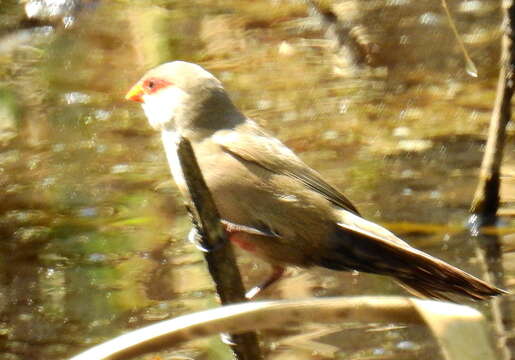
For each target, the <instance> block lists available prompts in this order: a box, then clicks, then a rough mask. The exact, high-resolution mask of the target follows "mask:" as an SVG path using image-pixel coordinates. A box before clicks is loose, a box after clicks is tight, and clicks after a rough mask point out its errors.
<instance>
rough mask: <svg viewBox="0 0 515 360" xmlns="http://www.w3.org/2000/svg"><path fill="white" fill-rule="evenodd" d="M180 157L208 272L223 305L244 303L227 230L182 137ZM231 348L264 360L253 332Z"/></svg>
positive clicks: (236, 338) (242, 356)
mask: <svg viewBox="0 0 515 360" xmlns="http://www.w3.org/2000/svg"><path fill="white" fill-rule="evenodd" d="M177 155H178V157H179V161H180V163H181V168H182V172H183V175H184V179H185V180H186V184H187V185H188V190H189V192H190V196H191V202H192V205H193V209H192V210H193V214H192V215H193V216H194V220H195V221H196V222H197V225H198V226H199V227H200V229H199V230H200V232H201V240H200V241H201V244H202V247H203V248H205V249H212V250H211V251H207V252H204V257H205V259H206V262H207V265H208V269H209V272H210V274H211V277H212V278H213V281H214V282H215V285H216V291H217V293H218V295H219V296H220V300H221V302H222V304H224V305H225V304H233V303H237V302H243V301H245V300H246V299H245V288H244V286H243V282H242V280H241V275H240V271H239V270H238V267H237V265H236V260H235V256H234V252H233V248H232V246H226V245H227V237H226V234H225V230H224V228H223V226H222V223H221V222H220V215H219V214H218V210H217V209H216V206H215V203H214V201H213V197H212V196H211V193H210V192H209V190H208V188H207V185H206V182H205V181H204V177H203V176H202V173H201V172H200V168H199V166H198V163H197V159H196V158H195V154H194V153H193V148H192V147H191V143H190V142H189V140H188V139H186V138H185V137H181V138H180V139H179V142H178V143H177ZM231 340H232V341H233V343H234V345H232V346H231V347H232V349H233V351H234V354H235V355H236V358H237V359H238V360H258V359H261V354H260V350H259V345H258V340H257V335H256V333H254V332H248V333H244V334H238V335H232V336H231Z"/></svg>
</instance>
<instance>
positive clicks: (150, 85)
mask: <svg viewBox="0 0 515 360" xmlns="http://www.w3.org/2000/svg"><path fill="white" fill-rule="evenodd" d="M0 1H1V0H0ZM170 85H172V83H171V82H169V81H167V80H164V79H158V78H152V79H146V80H145V81H144V82H143V89H144V91H145V93H147V94H154V93H155V92H157V91H159V90H160V89H163V88H166V87H168V86H170Z"/></svg>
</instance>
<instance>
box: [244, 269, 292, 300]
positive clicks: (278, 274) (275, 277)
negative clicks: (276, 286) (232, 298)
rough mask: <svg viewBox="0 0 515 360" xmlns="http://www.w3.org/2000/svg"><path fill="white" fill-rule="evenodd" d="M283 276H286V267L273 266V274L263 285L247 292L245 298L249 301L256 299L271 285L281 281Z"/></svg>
mask: <svg viewBox="0 0 515 360" xmlns="http://www.w3.org/2000/svg"><path fill="white" fill-rule="evenodd" d="M283 274H284V267H282V266H279V265H273V268H272V274H270V276H269V277H268V278H267V279H266V280H265V281H263V282H262V283H261V284H259V285H257V286H254V287H253V288H252V289H250V290H249V291H247V293H246V294H245V297H246V298H247V299H249V300H250V299H252V298H254V297H255V296H256V295H257V294H259V293H260V292H261V291H263V290H265V289H267V288H268V287H269V286H270V285H272V284H273V283H275V282H276V281H277V280H279V279H280V278H281V277H282V276H283Z"/></svg>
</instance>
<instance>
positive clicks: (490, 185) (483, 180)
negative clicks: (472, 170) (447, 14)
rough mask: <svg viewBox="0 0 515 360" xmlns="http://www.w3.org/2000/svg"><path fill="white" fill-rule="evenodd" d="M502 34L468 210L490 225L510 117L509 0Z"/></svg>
mask: <svg viewBox="0 0 515 360" xmlns="http://www.w3.org/2000/svg"><path fill="white" fill-rule="evenodd" d="M503 13H504V16H503V17H504V19H503V27H504V35H503V40H502V49H501V70H500V73H499V80H498V83H497V97H496V99H495V105H494V109H493V113H492V118H491V119H490V129H489V130H488V140H487V143H486V148H485V154H484V156H483V162H482V164H481V172H480V175H479V183H478V186H477V189H476V193H475V195H474V199H473V200H472V205H471V208H470V211H471V212H472V213H473V214H475V215H476V218H477V217H479V218H480V219H478V220H479V225H483V224H485V225H487V224H488V225H490V224H493V223H494V222H495V217H496V213H497V210H498V208H499V202H500V200H499V189H500V175H501V162H502V157H503V150H504V143H505V140H506V126H507V125H508V122H509V121H510V119H511V98H512V95H513V87H514V84H513V80H514V79H513V70H514V68H515V64H514V61H515V59H514V56H513V35H514V34H513V24H514V22H515V7H514V5H513V1H510V0H507V3H506V2H505V3H504V6H503Z"/></svg>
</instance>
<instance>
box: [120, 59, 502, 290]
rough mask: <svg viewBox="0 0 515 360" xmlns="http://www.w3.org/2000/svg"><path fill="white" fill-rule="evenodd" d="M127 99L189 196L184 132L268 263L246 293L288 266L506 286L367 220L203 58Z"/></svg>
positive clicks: (142, 83) (163, 69)
mask: <svg viewBox="0 0 515 360" xmlns="http://www.w3.org/2000/svg"><path fill="white" fill-rule="evenodd" d="M125 98H126V99H127V100H131V101H135V102H137V103H140V104H141V106H142V108H143V111H144V113H145V115H146V117H147V119H148V122H149V124H150V126H151V127H152V128H154V129H155V130H157V131H160V132H161V138H162V142H163V146H164V150H165V153H166V156H167V160H168V163H169V166H170V169H171V173H172V176H173V178H174V181H175V183H176V184H177V186H178V188H179V190H180V192H181V193H182V194H183V195H184V196H186V197H187V196H188V189H187V186H186V183H185V180H184V178H183V175H182V171H181V167H180V163H179V160H178V157H177V154H176V151H175V144H176V141H177V138H178V137H179V136H183V137H186V138H187V139H189V141H190V142H191V144H192V147H193V150H194V153H195V155H196V158H197V161H198V163H199V166H200V169H201V172H202V175H203V177H204V179H205V181H206V184H207V186H208V188H209V190H210V192H211V193H212V196H213V199H214V202H215V204H216V206H217V208H218V210H219V213H220V216H221V219H222V223H223V225H224V228H225V231H226V233H227V236H228V239H229V241H230V242H231V243H232V244H234V245H236V246H239V247H241V248H242V249H244V250H246V251H248V252H250V253H252V254H254V255H255V256H257V257H260V258H262V259H264V260H265V261H266V262H268V263H269V264H271V267H272V272H271V275H270V276H269V277H268V278H267V279H266V280H265V281H264V282H263V283H261V284H259V285H258V286H256V287H254V288H253V289H251V290H250V291H249V292H248V293H247V297H248V298H252V297H254V296H255V295H257V294H258V293H259V292H261V291H262V290H264V289H265V288H267V287H268V286H270V285H271V284H273V283H275V282H276V281H277V280H279V279H280V278H281V276H282V275H283V273H284V271H285V268H286V267H288V266H297V267H302V268H309V267H313V266H320V267H324V268H328V269H332V270H339V271H359V272H365V273H371V274H377V275H384V276H389V277H392V278H394V279H395V280H396V281H397V282H398V283H399V284H400V285H401V286H403V287H404V288H405V289H407V290H408V291H409V292H410V293H412V294H414V295H416V296H419V297H422V298H429V299H439V300H449V299H450V297H449V296H450V295H451V296H452V295H460V296H462V297H465V298H471V299H474V300H485V299H488V298H490V297H492V296H496V295H500V294H503V293H505V291H504V290H502V289H500V288H497V287H495V286H493V285H490V284H488V283H487V282H485V281H483V280H480V279H478V278H476V277H474V276H473V275H470V274H468V273H467V272H465V271H463V270H460V269H458V268H456V267H454V266H452V265H450V264H448V263H446V262H444V261H443V260H440V259H438V258H436V257H433V256H431V255H429V254H427V253H425V252H423V251H421V250H418V249H416V248H414V247H412V246H411V245H409V244H408V243H407V242H405V241H404V240H402V239H400V238H399V237H398V236H396V235H394V234H393V233H392V232H390V231H389V230H387V229H386V228H384V227H382V226H380V225H378V224H376V223H374V222H372V221H369V220H366V219H365V218H364V217H363V216H362V215H361V214H360V212H359V211H358V209H357V208H356V206H354V205H353V204H352V202H351V201H350V200H349V199H348V198H347V197H346V196H345V195H343V194H342V193H341V192H340V191H339V190H338V189H336V187H334V186H333V185H331V184H330V183H329V182H328V181H326V180H324V178H323V177H322V175H320V174H319V173H318V172H317V171H316V170H314V169H312V168H311V167H309V166H308V165H307V164H306V163H304V162H303V161H302V160H301V159H300V158H299V157H298V156H297V155H296V154H295V153H294V152H293V151H292V150H290V149H289V148H288V147H287V146H286V145H284V144H283V143H282V142H281V141H280V140H278V139H277V138H275V137H273V136H272V135H270V134H269V133H267V132H266V131H265V130H264V129H263V128H262V127H260V126H259V125H258V124H257V123H256V122H254V121H252V120H251V119H249V118H248V117H246V116H245V115H244V114H243V113H242V112H241V111H240V110H239V109H238V108H237V107H236V105H235V104H234V103H233V101H232V100H231V98H230V97H229V95H228V93H227V92H226V90H225V89H224V86H223V85H222V83H221V82H220V81H219V80H218V79H217V78H216V77H215V76H214V75H212V74H211V73H210V72H208V71H207V70H205V69H204V68H203V67H201V66H200V65H197V64H193V63H189V62H185V61H172V62H167V63H164V64H161V65H159V66H157V67H155V68H153V69H150V70H149V71H148V72H146V73H145V74H144V75H143V76H142V77H141V79H139V80H138V81H137V82H136V83H135V85H134V86H132V88H131V89H130V90H129V91H128V93H127V94H126V96H125Z"/></svg>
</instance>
